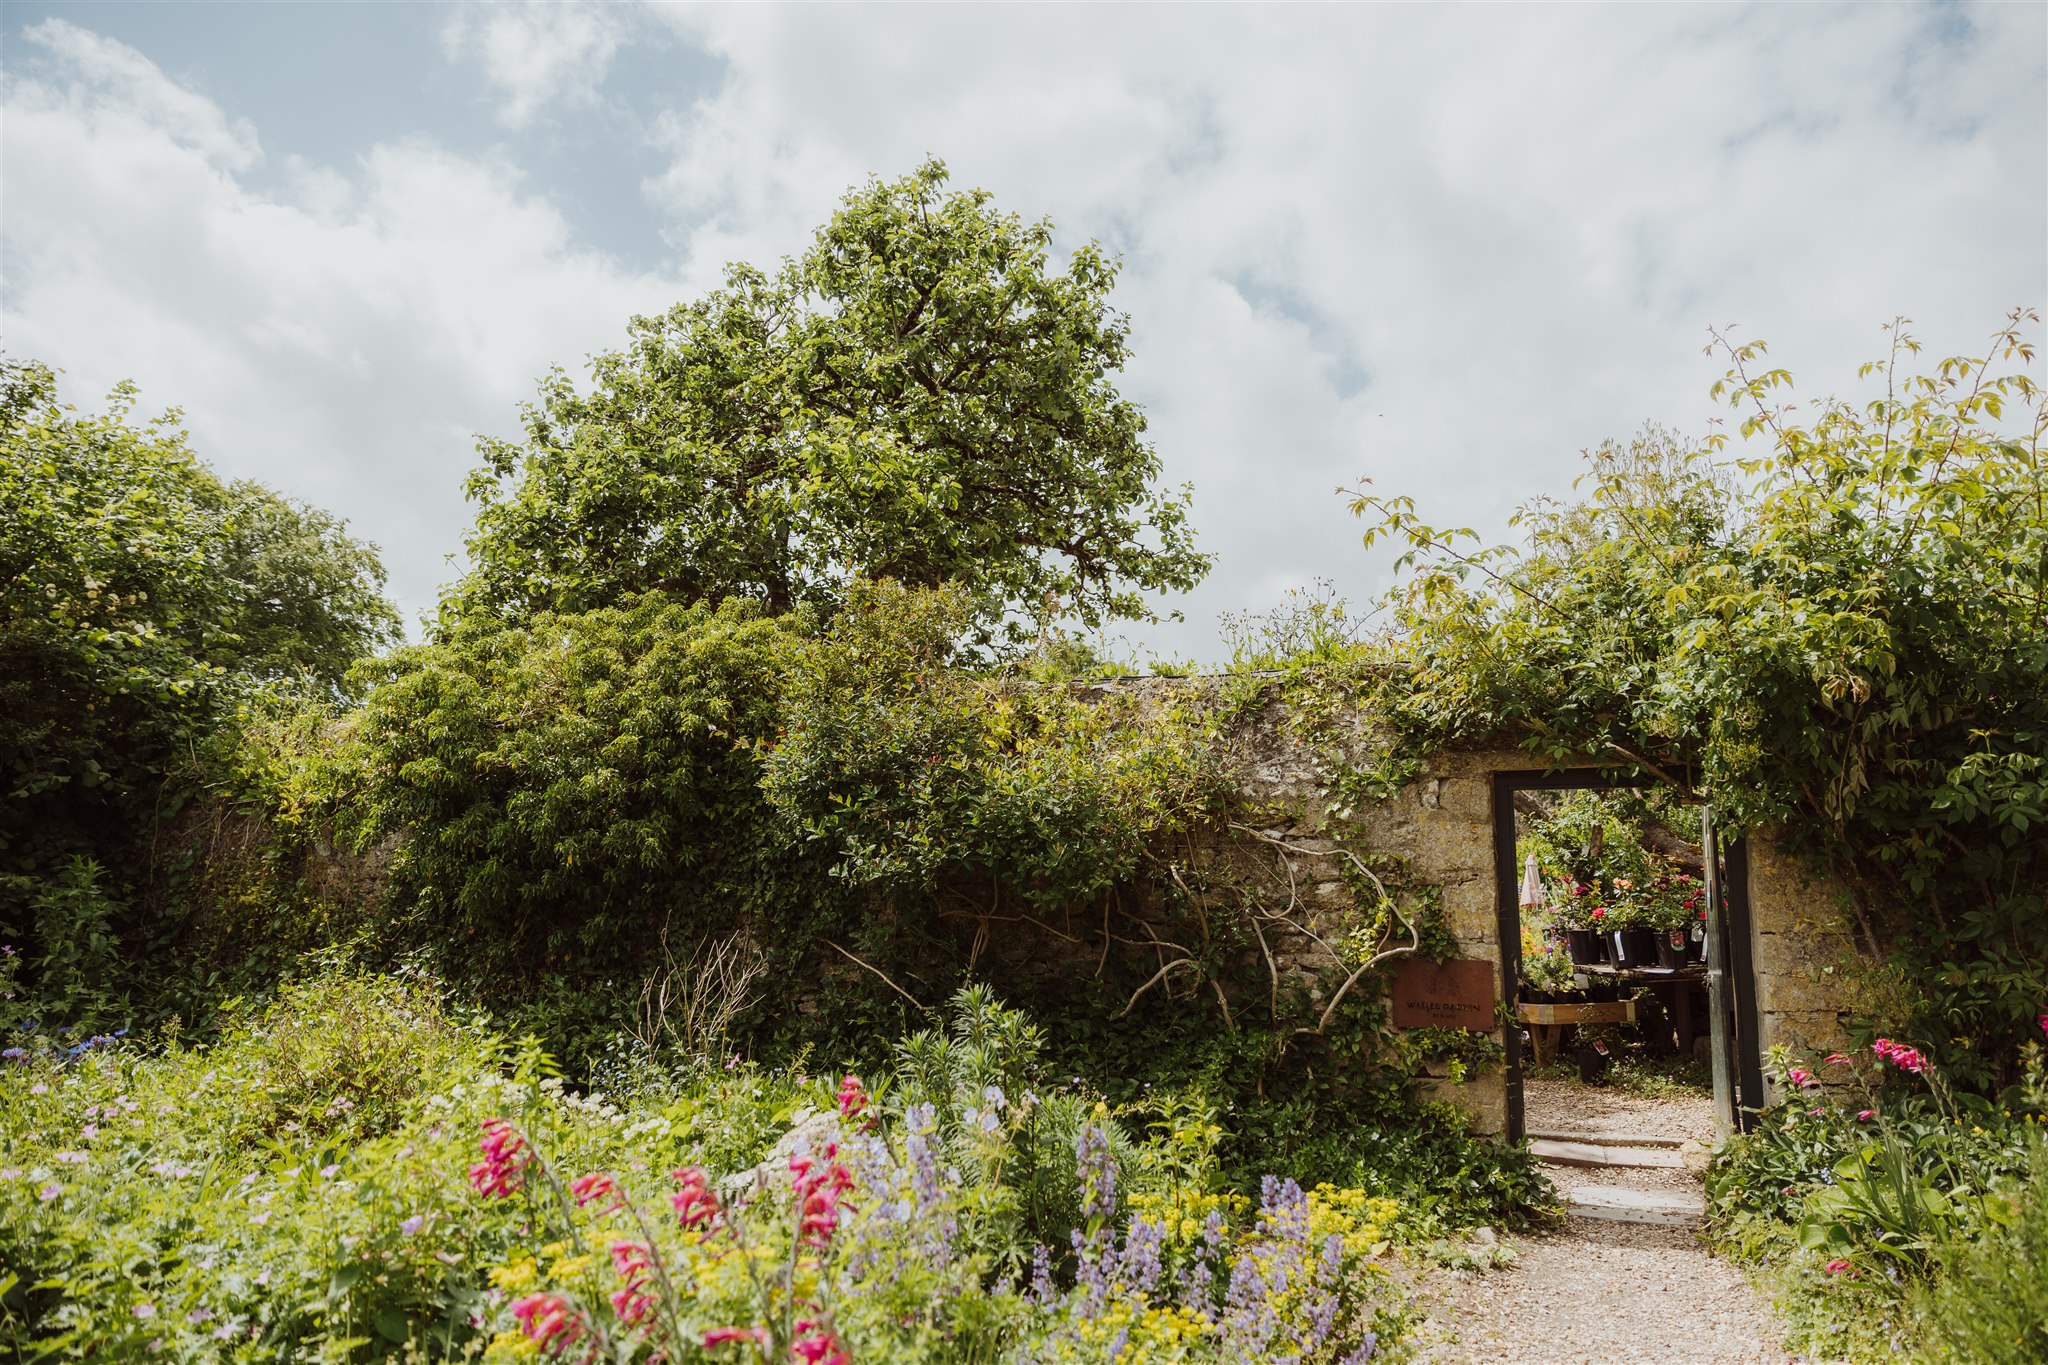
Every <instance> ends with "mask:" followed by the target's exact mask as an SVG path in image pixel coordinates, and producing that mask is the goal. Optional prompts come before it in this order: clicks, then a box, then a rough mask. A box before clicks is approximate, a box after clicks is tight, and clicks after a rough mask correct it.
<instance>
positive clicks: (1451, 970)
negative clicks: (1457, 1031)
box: [1393, 957, 1498, 1033]
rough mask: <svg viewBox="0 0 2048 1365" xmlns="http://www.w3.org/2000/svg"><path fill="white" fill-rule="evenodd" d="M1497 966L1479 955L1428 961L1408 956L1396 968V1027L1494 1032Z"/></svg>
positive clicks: (1394, 1001)
mask: <svg viewBox="0 0 2048 1365" xmlns="http://www.w3.org/2000/svg"><path fill="white" fill-rule="evenodd" d="M1497 970H1498V969H1497V968H1496V967H1495V966H1494V964H1493V963H1491V962H1485V961H1482V960H1480V959H1477V958H1453V959H1452V960H1451V961H1449V962H1425V961H1423V960H1422V959H1421V958H1417V957H1409V958H1403V959H1402V960H1401V965H1400V966H1398V967H1397V968H1395V969H1394V1000H1393V1003H1394V1027H1395V1028H1466V1029H1476V1030H1478V1031H1479V1032H1481V1033H1491V1032H1492V1031H1493V1030H1494V1028H1495V1023H1494V1011H1493V1002H1494V978H1495V973H1496V971H1497Z"/></svg>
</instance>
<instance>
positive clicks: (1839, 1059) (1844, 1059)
mask: <svg viewBox="0 0 2048 1365" xmlns="http://www.w3.org/2000/svg"><path fill="white" fill-rule="evenodd" d="M1821 1062H1822V1063H1823V1064H1824V1065H1827V1066H1847V1065H1849V1058H1848V1055H1847V1054H1846V1053H1841V1052H1830V1053H1829V1054H1828V1055H1827V1056H1825V1057H1823V1058H1821Z"/></svg>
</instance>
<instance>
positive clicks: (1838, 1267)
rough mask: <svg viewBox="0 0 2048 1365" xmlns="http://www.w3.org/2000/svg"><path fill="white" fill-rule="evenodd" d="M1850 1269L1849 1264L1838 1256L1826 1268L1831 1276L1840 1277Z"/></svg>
mask: <svg viewBox="0 0 2048 1365" xmlns="http://www.w3.org/2000/svg"><path fill="white" fill-rule="evenodd" d="M1848 1268H1849V1263H1848V1262H1847V1261H1845V1260H1843V1259H1842V1258H1841V1257H1839V1256H1837V1257H1836V1258H1835V1259H1834V1260H1832V1261H1829V1262H1828V1263H1827V1266H1826V1270H1827V1272H1828V1274H1830V1275H1839V1274H1841V1273H1842V1272H1843V1271H1845V1270H1847V1269H1848Z"/></svg>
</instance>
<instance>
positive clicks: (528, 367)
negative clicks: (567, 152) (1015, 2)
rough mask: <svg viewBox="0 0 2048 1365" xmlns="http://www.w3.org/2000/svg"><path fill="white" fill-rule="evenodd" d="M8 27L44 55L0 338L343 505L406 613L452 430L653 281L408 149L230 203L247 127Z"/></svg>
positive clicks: (513, 194) (18, 174)
mask: <svg viewBox="0 0 2048 1365" xmlns="http://www.w3.org/2000/svg"><path fill="white" fill-rule="evenodd" d="M33 36H34V37H35V38H36V40H37V41H39V42H40V43H41V44H42V48H43V51H44V53H45V58H44V60H43V62H42V63H41V65H40V66H39V67H38V68H37V69H34V70H32V71H29V72H27V73H25V74H18V75H16V76H15V78H14V79H13V80H12V81H11V83H10V85H9V89H8V93H7V101H6V107H5V111H4V117H5V127H4V138H5V144H4V157H5V163H6V169H7V194H8V199H9V201H10V208H11V210H12V211H11V212H10V213H9V214H8V215H7V220H6V224H5V228H6V236H5V247H6V257H7V261H6V264H7V279H8V291H7V292H8V300H7V302H8V319H7V336H8V348H9V350H10V351H12V352H13V353H14V354H16V355H24V356H37V357H40V358H43V359H47V360H49V361H51V362H52V363H54V364H58V365H60V366H63V367H64V368H65V369H66V370H67V371H68V374H67V379H66V386H65V387H66V390H67V396H68V398H69V399H70V400H71V401H74V402H79V403H81V404H87V403H90V402H91V401H93V400H94V398H95V397H96V396H97V395H98V394H101V393H104V392H105V391H106V390H107V389H108V388H109V387H111V385H112V384H113V383H114V381H116V380H118V379H121V378H124V377H131V376H132V377H134V378H136V379H138V380H139V381H140V382H142V384H143V386H144V395H143V396H144V399H145V401H146V402H156V403H160V404H170V403H175V404H177V405H178V406H180V407H182V408H184V409H185V411H186V414H187V420H188V426H189V427H190V428H191V430H192V432H193V435H194V439H195V443H196V445H197V448H198V449H199V450H200V452H201V453H202V454H203V455H204V456H206V457H207V458H208V459H209V460H210V461H212V462H213V463H214V464H215V465H216V467H218V468H220V469H221V470H222V471H223V472H224V473H227V474H229V475H232V476H238V477H253V478H260V479H262V480H264V481H266V482H268V483H270V484H272V485H273V486H276V487H279V488H281V489H283V490H284V491H286V492H288V493H291V494H292V495H294V496H297V497H302V498H306V499H309V500H311V501H313V502H316V503H319V504H321V505H323V506H326V507H329V508H332V509H333V510H335V511H337V512H339V513H341V514H342V515H344V516H347V517H348V518H349V519H350V520H351V522H352V524H353V525H354V527H355V529H356V530H357V532H358V534H364V535H367V536H369V537H370V538H372V539H374V540H376V541H378V542H379V543H380V544H381V545H382V547H383V549H384V553H385V560H386V562H387V564H388V565H389V566H390V569H391V571H392V577H393V584H394V587H395V588H396V589H397V592H398V595H399V597H400V598H401V602H402V605H403V606H405V608H406V609H407V610H408V612H417V611H419V610H422V609H424V608H426V607H429V606H430V605H431V604H432V602H433V599H434V594H435V589H436V585H438V584H439V583H440V582H442V581H443V580H444V579H445V578H446V577H447V575H448V570H447V566H446V565H445V563H444V562H443V557H444V555H446V554H447V553H449V552H451V551H455V550H458V549H459V548H460V537H461V532H462V529H463V528H464V526H466V524H467V522H468V519H469V514H468V510H467V509H466V507H465V506H464V504H463V500H462V491H461V485H462V479H463V476H464V474H465V472H466V471H467V470H468V469H469V468H470V466H471V465H473V464H474V463H475V457H474V451H473V448H472V443H471V433H473V432H475V431H478V430H485V429H489V430H494V431H499V432H508V429H510V428H513V426H514V424H515V421H516V407H517V403H518V402H519V400H520V399H522V398H524V397H526V396H528V395H529V394H530V393H531V391H532V381H533V379H534V378H535V377H536V376H537V375H539V374H541V373H542V372H543V371H545V370H546V369H547V367H548V366H549V365H550V364H553V363H555V362H557V361H566V362H571V363H573V362H574V361H575V360H576V358H577V357H578V356H580V355H582V354H584V353H586V352H588V351H590V350H593V349H598V348H600V347H602V346H606V345H609V344H612V343H613V342H614V341H615V340H616V339H617V338H618V336H619V335H620V333H621V330H622V324H623V321H624V319H625V318H626V317H627V316H628V315H629V314H631V313H634V312H643V311H648V310H651V309H658V308H661V307H665V306H666V305H667V304H668V303H669V302H671V301H672V300H673V298H674V297H675V292H676V289H677V286H676V285H675V284H674V283H673V282H670V281H665V280H660V279H655V278H652V277H648V276H644V275H636V274H633V273H631V272H628V271H626V270H623V269H621V268H620V267H619V266H618V265H617V264H616V263H615V262H613V261H611V260H609V259H608V258H606V257H603V256H601V255H598V254H596V253H593V252H590V251H587V250H582V249H579V248H578V247H577V246H576V245H575V243H574V242H572V241H571V239H570V233H569V230H568V227H567V225H566V224H565V222H564V220H563V218H562V217H561V215H560V214H558V213H557V212H556V211H555V210H554V209H553V208H552V207H550V206H549V204H548V203H547V202H546V201H545V200H544V199H542V198H540V197H538V196H536V195H534V194H532V193H531V192H530V191H529V190H528V189H527V188H526V187H524V186H523V185H522V184H521V183H520V179H519V176H518V174H517V173H516V172H515V171H514V170H513V169H511V168H510V167H508V166H506V165H504V164H501V163H498V162H493V161H476V160H469V159H465V158H462V157H459V156H456V155H454V154H452V153H450V152H448V151H446V150H444V149H442V148H440V147H438V146H436V145H435V144H434V143H432V142H430V141H426V140H424V139H421V140H409V141H401V142H396V143H393V144H390V145H383V146H377V147H374V148H371V149H370V150H368V151H367V152H366V153H365V154H364V156H363V157H362V158H361V160H360V161H359V162H358V164H356V165H354V166H351V167H347V168H344V169H336V168H321V167H313V166H306V165H298V164H294V165H293V166H291V167H289V168H288V169H289V170H290V171H291V174H290V175H288V176H287V177H285V179H286V180H287V182H288V184H289V188H288V189H287V190H286V191H284V192H283V193H280V194H274V195H273V194H264V193H259V192H256V191H255V190H252V189H251V188H250V187H249V186H248V185H247V184H245V183H243V182H242V181H240V180H238V179H237V178H236V177H235V176H234V175H232V174H229V173H227V171H228V170H234V169H245V168H248V167H250V166H251V165H252V164H253V153H252V154H251V155H249V156H245V155H243V153H242V151H241V150H239V149H242V148H244V147H249V148H253V146H254V142H253V138H250V139H246V140H243V139H239V138H233V139H225V140H224V139H223V138H222V137H221V136H219V135H218V131H217V130H219V129H223V128H230V127H232V126H233V125H232V124H231V123H230V121H229V120H227V119H226V117H225V116H224V115H223V114H222V113H221V112H220V110H218V109H217V108H215V107H214V106H212V105H211V104H210V103H208V102H207V101H205V100H204V99H202V98H201V97H199V96H197V95H195V94H193V93H191V92H190V91H187V90H184V89H181V88H180V87H178V86H177V85H175V84H174V83H172V82H171V81H169V80H168V79H167V78H166V77H165V76H164V75H163V74H162V73H161V72H160V71H158V70H157V69H156V68H155V67H154V66H152V65H151V64H150V63H149V62H148V61H147V59H145V58H144V57H142V56H141V54H139V53H137V52H135V51H134V50H132V49H130V48H127V47H123V46H122V45H120V44H118V43H114V42H110V41H107V40H105V39H91V40H90V41H84V40H82V37H81V35H80V34H79V32H78V31H77V30H75V29H71V28H70V27H69V26H66V25H55V26H50V25H45V26H43V27H42V28H40V29H38V30H36V31H35V32H34V34H33ZM83 38H90V35H83ZM195 130H198V131H196V132H195ZM209 130H212V131H209ZM224 161H226V162H228V163H230V164H229V165H228V166H226V167H224V166H223V164H222V163H223V162H224Z"/></svg>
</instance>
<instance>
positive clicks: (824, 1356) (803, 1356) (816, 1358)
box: [789, 1318, 853, 1365]
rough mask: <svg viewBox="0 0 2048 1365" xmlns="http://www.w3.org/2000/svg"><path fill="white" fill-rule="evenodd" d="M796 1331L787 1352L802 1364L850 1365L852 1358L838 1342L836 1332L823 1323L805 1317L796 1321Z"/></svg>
mask: <svg viewBox="0 0 2048 1365" xmlns="http://www.w3.org/2000/svg"><path fill="white" fill-rule="evenodd" d="M796 1332H797V1337H796V1340H795V1341H793V1342H791V1343H790V1345H789V1353H790V1354H791V1355H793V1356H795V1357H796V1358H797V1359H798V1360H801V1361H803V1362H804V1365H852V1360H853V1358H852V1357H851V1356H849V1355H847V1354H846V1348H845V1347H844V1346H842V1345H840V1344H839V1336H838V1334H837V1333H835V1332H834V1331H833V1330H832V1329H831V1328H829V1327H827V1326H825V1325H824V1324H823V1323H820V1322H813V1321H811V1320H810V1319H809V1318H805V1319H803V1320H801V1321H799V1322H798V1323H797V1325H796Z"/></svg>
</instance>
